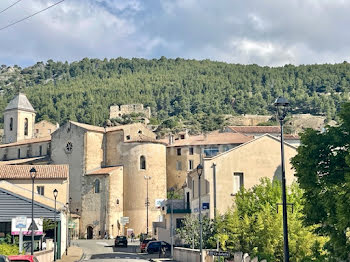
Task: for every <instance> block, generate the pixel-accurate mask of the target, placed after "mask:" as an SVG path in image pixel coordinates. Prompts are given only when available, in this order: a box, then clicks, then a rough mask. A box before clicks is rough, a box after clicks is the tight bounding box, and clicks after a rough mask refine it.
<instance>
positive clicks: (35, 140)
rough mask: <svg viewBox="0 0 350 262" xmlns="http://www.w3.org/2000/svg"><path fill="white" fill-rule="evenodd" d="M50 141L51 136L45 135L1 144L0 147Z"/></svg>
mask: <svg viewBox="0 0 350 262" xmlns="http://www.w3.org/2000/svg"><path fill="white" fill-rule="evenodd" d="M49 141H51V136H45V137H40V138H31V139H25V140H21V141H18V142H14V143H9V144H2V145H0V148H3V147H10V146H20V145H26V144H34V143H42V142H49Z"/></svg>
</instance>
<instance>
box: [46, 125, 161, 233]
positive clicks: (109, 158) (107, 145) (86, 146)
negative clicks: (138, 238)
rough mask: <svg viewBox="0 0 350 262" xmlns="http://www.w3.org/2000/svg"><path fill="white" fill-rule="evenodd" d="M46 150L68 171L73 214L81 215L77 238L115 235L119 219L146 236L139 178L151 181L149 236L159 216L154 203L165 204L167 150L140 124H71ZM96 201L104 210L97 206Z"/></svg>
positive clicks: (142, 183)
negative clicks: (127, 219) (107, 125)
mask: <svg viewBox="0 0 350 262" xmlns="http://www.w3.org/2000/svg"><path fill="white" fill-rule="evenodd" d="M51 147H52V151H51V161H52V162H53V163H55V164H63V163H65V164H68V165H69V169H70V174H71V176H70V195H71V198H72V209H73V210H76V209H78V210H79V214H80V215H81V221H80V228H81V236H82V237H89V238H90V237H102V236H104V234H105V232H107V234H109V235H113V234H115V233H117V232H118V233H120V232H121V231H118V230H119V229H121V227H120V224H121V217H122V216H123V217H128V218H129V223H128V224H127V225H126V227H127V228H128V229H129V230H133V231H134V232H135V234H139V233H141V232H145V231H146V207H145V200H146V194H147V187H146V181H145V180H144V176H151V177H152V178H151V183H149V188H148V193H149V202H150V206H149V225H150V227H149V230H150V231H151V230H152V227H151V222H152V221H155V220H157V219H159V216H160V209H159V208H158V207H157V206H156V203H157V201H158V202H159V199H160V200H163V199H165V198H166V168H165V164H166V159H165V154H166V146H165V144H164V143H163V142H161V141H158V140H156V139H155V134H154V133H153V132H151V131H150V130H148V129H147V128H146V127H145V126H144V125H143V124H139V123H137V124H130V125H124V126H117V127H108V128H102V127H96V126H91V125H87V124H81V123H77V122H72V121H70V122H68V123H67V124H65V125H63V126H62V127H60V128H59V129H58V130H56V131H55V132H54V133H53V134H52V140H51ZM96 181H97V182H96ZM98 185H100V188H99V190H98V193H96V187H97V186H98ZM94 192H95V193H94ZM101 201H104V202H105V203H106V204H105V205H104V206H101V205H100V203H101ZM117 202H118V203H119V204H117ZM93 210H94V212H95V214H94V215H92V214H93V213H92V211H93Z"/></svg>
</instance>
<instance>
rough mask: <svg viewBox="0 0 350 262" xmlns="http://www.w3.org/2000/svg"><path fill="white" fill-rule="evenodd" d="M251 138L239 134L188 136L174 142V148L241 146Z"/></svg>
mask: <svg viewBox="0 0 350 262" xmlns="http://www.w3.org/2000/svg"><path fill="white" fill-rule="evenodd" d="M252 139H253V137H252V136H246V135H243V134H240V133H229V132H224V133H217V132H214V133H209V134H208V135H198V136H190V137H189V138H187V139H179V140H175V141H174V143H173V144H172V145H168V147H174V146H188V145H224V144H243V143H246V142H248V141H250V140H252Z"/></svg>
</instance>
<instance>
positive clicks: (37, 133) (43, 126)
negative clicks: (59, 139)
mask: <svg viewBox="0 0 350 262" xmlns="http://www.w3.org/2000/svg"><path fill="white" fill-rule="evenodd" d="M57 128H59V125H58V123H57V124H56V125H54V124H52V123H50V122H48V121H46V120H42V121H40V122H39V123H36V124H34V137H36V138H40V137H47V136H50V135H51V134H52V133H53V132H55V130H56V129H57Z"/></svg>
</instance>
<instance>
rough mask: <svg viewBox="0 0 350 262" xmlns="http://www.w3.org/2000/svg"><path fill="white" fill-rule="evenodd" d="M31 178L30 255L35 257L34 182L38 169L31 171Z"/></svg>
mask: <svg viewBox="0 0 350 262" xmlns="http://www.w3.org/2000/svg"><path fill="white" fill-rule="evenodd" d="M29 173H30V177H31V178H32V245H31V249H30V254H31V255H34V180H35V177H36V169H35V168H34V167H32V168H31V169H30V171H29Z"/></svg>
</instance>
